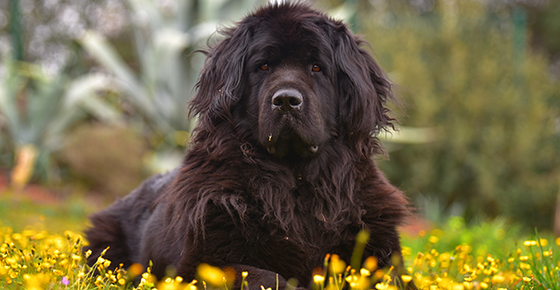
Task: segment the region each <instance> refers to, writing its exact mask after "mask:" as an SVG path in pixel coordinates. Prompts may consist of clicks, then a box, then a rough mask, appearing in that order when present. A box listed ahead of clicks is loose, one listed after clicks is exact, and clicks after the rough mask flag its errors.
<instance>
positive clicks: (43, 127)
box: [0, 0, 560, 229]
mask: <svg viewBox="0 0 560 290" xmlns="http://www.w3.org/2000/svg"><path fill="white" fill-rule="evenodd" d="M264 2H266V1H264V0H96V1H85V0H0V54H1V59H0V168H2V169H3V170H4V173H5V174H6V175H7V174H9V173H10V172H11V174H12V185H13V186H15V187H18V186H19V187H23V186H24V185H25V183H27V182H29V181H31V182H34V183H39V184H43V185H48V186H51V187H52V186H60V185H61V184H69V183H72V184H79V186H80V188H85V190H87V191H94V192H97V193H100V194H101V195H105V196H108V197H110V198H114V197H115V196H123V195H125V194H126V193H127V192H128V191H129V190H130V189H132V188H134V187H135V186H137V185H138V183H139V182H140V181H141V180H142V179H143V178H145V177H146V176H148V175H150V174H153V173H154V172H161V171H164V170H167V169H170V168H173V167H174V166H176V165H177V164H178V163H179V162H180V161H181V158H182V157H181V156H182V153H183V151H184V150H185V145H186V143H187V142H188V139H189V136H190V135H189V132H190V130H191V129H192V126H193V122H194V120H189V119H187V118H186V114H185V112H186V104H187V102H188V100H189V98H190V97H191V96H192V95H193V86H194V83H195V81H196V78H197V76H198V71H199V70H200V68H201V66H202V64H203V61H204V58H203V55H202V54H199V53H198V54H197V53H194V54H193V52H194V51H195V50H197V49H200V48H205V47H207V39H208V38H210V41H209V43H210V44H211V43H213V42H214V41H215V40H216V38H217V36H216V35H214V34H212V33H213V32H214V31H215V29H216V27H217V26H219V25H224V24H225V25H228V24H231V23H232V22H233V21H235V20H239V19H240V18H241V17H242V16H243V15H245V14H246V13H248V11H251V10H252V9H254V7H255V6H257V5H259V4H262V3H264ZM315 4H316V6H318V7H319V8H322V9H324V10H327V11H330V13H331V14H332V15H333V16H335V17H341V18H344V19H346V21H347V22H348V24H349V25H350V26H351V27H352V29H353V30H354V31H355V32H357V33H358V34H363V35H364V36H365V38H366V39H367V40H368V41H369V42H370V43H371V46H372V48H373V50H374V51H375V56H376V59H377V60H378V61H379V63H380V64H381V66H382V67H383V68H384V69H385V70H386V71H387V72H388V73H389V76H390V77H391V79H392V80H393V82H394V83H395V84H396V89H397V91H398V93H399V96H400V97H401V99H402V100H403V104H404V105H403V108H404V110H403V109H400V108H396V109H395V112H396V113H397V114H398V115H399V120H400V121H401V125H402V126H403V128H402V130H401V131H400V132H394V133H392V134H389V135H388V136H386V138H385V137H384V138H382V139H383V140H384V142H385V144H386V147H387V149H388V151H389V155H390V160H382V161H380V163H381V166H382V167H383V170H384V171H385V172H386V173H387V175H388V177H389V178H390V180H391V181H392V182H393V183H394V184H396V185H398V186H400V187H402V188H403V189H404V190H406V191H407V193H408V195H409V196H410V197H411V199H412V201H413V202H414V204H415V206H416V207H417V208H418V209H419V211H420V212H421V213H423V214H424V215H425V216H427V217H428V218H429V219H431V220H433V221H436V222H443V220H445V219H447V217H448V216H449V215H456V216H462V217H463V218H464V219H465V221H467V222H469V221H471V220H475V219H479V218H481V217H482V218H495V217H503V219H504V220H509V221H514V222H519V223H521V224H522V225H525V226H527V227H535V226H537V227H541V228H544V229H552V227H553V223H554V214H555V211H556V201H557V196H558V195H559V193H560V188H559V187H560V85H559V81H558V80H559V78H560V36H559V35H560V18H559V17H557V15H560V1H552V0H550V1H545V0H540V1H530V0H526V1H521V0H485V1H480V0H391V1H389V0H348V1H340V0H317V2H316V3H315ZM25 160H27V162H26V161H25ZM29 160H32V162H29ZM25 164H31V165H27V166H26V165H25ZM29 167H31V168H29ZM28 175H29V176H28ZM14 184H15V185H14ZM559 225H560V223H559Z"/></svg>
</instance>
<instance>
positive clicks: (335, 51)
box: [191, 4, 392, 158]
mask: <svg viewBox="0 0 560 290" xmlns="http://www.w3.org/2000/svg"><path fill="white" fill-rule="evenodd" d="M224 34H225V35H226V39H224V40H223V41H221V42H220V43H219V44H217V45H216V46H215V47H213V48H212V49H211V50H210V51H209V52H208V54H207V55H208V58H207V62H206V65H205V67H204V69H203V72H202V74H201V76H200V79H199V83H198V88H199V91H198V94H197V95H196V97H195V98H194V99H193V101H192V107H191V110H192V111H193V112H195V113H197V114H199V115H200V116H201V124H200V125H199V126H201V127H202V128H212V127H214V126H216V125H217V124H219V123H221V122H224V121H227V122H230V123H234V125H235V126H236V128H237V129H238V130H241V131H243V134H244V135H249V139H250V140H253V142H254V143H256V144H254V145H257V146H260V147H262V148H265V149H266V150H267V151H268V153H269V154H271V155H272V156H275V157H277V158H285V157H288V158H289V157H297V158H312V157H313V156H315V155H317V154H319V153H320V152H321V151H322V150H323V148H324V147H325V146H328V144H329V143H330V142H331V141H332V140H333V139H335V138H338V139H345V140H346V141H348V142H347V143H351V144H355V145H356V144H357V143H359V140H361V139H371V136H372V134H374V133H375V132H377V131H378V130H380V129H383V128H385V127H386V126H391V120H392V119H391V118H390V117H388V116H387V114H386V113H387V112H388V109H386V108H385V102H386V101H387V99H388V98H390V97H391V92H390V84H389V82H388V80H387V79H386V78H385V74H384V72H383V71H382V70H381V68H379V66H378V65H377V64H376V63H375V61H374V60H373V58H371V56H370V55H369V54H368V53H367V52H366V51H364V50H363V49H361V48H360V44H361V43H362V41H361V40H359V39H357V38H355V37H354V36H353V35H352V34H351V33H350V32H349V31H348V29H347V28H346V26H345V25H344V24H342V23H341V22H339V21H334V20H332V19H330V18H328V17H327V16H325V15H323V14H321V13H318V12H316V11H314V10H312V9H310V8H309V7H307V6H304V5H292V4H285V5H279V6H268V7H265V8H262V9H260V10H258V11H257V12H255V13H254V14H252V15H249V16H247V17H246V18H245V19H244V20H243V21H241V22H240V23H239V24H238V26H237V27H234V28H231V29H228V30H226V31H224ZM356 146H358V147H359V146H360V145H356ZM357 149H358V150H362V149H360V148H357ZM363 154H365V155H368V154H370V153H368V152H364V153H363Z"/></svg>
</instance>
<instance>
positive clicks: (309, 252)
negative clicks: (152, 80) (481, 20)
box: [87, 4, 408, 289]
mask: <svg viewBox="0 0 560 290" xmlns="http://www.w3.org/2000/svg"><path fill="white" fill-rule="evenodd" d="M221 33H222V34H223V35H224V36H225V38H224V39H223V40H222V41H220V42H219V43H217V44H216V45H215V46H214V47H212V48H211V49H209V50H208V51H205V53H206V55H207V59H206V63H205V66H204V69H203V71H202V73H201V75H200V79H199V82H198V92H197V94H196V96H195V97H194V99H193V100H192V102H191V113H192V114H196V115H198V116H199V123H198V126H197V127H196V129H195V134H194V137H193V139H192V141H191V144H190V149H189V151H188V153H187V155H186V157H185V159H184V161H183V164H182V165H181V166H180V168H178V169H177V170H175V171H173V172H170V173H167V174H165V175H158V176H155V177H153V178H151V179H149V180H147V181H145V182H144V183H143V184H142V185H141V186H140V187H139V188H138V189H136V190H135V191H133V192H132V193H131V194H130V195H129V196H127V197H125V198H124V199H122V200H120V201H118V202H116V203H115V204H113V205H111V206H110V207H109V208H107V209H106V210H104V211H102V212H99V213H97V214H95V215H93V216H92V217H91V221H92V224H93V227H92V228H90V229H89V230H88V231H87V239H88V240H89V242H90V246H89V249H91V250H92V251H93V255H92V256H91V257H90V258H89V260H88V261H89V263H90V264H92V263H94V262H95V260H96V259H97V257H98V255H99V254H100V252H101V251H102V250H103V249H105V248H106V247H107V246H110V249H109V250H108V252H107V254H106V258H108V259H110V260H112V261H113V265H118V264H119V263H123V264H124V266H125V267H126V266H129V265H131V263H141V264H142V265H144V266H146V265H148V262H149V261H150V260H151V261H153V265H154V266H153V273H155V274H156V275H157V276H158V277H162V276H164V275H165V273H166V270H169V269H170V267H171V268H173V269H174V270H175V271H176V274H177V275H180V276H182V277H184V278H185V280H187V281H188V280H189V279H193V278H194V276H195V270H196V267H197V265H198V264H200V263H202V262H204V263H209V264H212V265H216V266H220V267H226V266H230V267H233V268H234V269H235V270H236V272H237V273H238V274H239V273H241V271H244V270H249V277H248V281H249V286H250V288H251V289H260V285H264V286H265V287H275V285H276V277H275V275H276V273H279V274H280V276H281V277H280V287H284V286H285V284H286V280H285V279H284V278H286V279H287V278H292V277H294V278H296V279H297V280H298V281H299V285H303V286H304V287H307V286H308V285H310V278H311V277H312V271H313V269H314V268H316V267H321V266H322V263H323V259H324V257H325V255H326V254H327V253H335V254H338V255H339V256H340V257H341V258H343V259H345V260H346V261H347V262H349V260H350V256H351V254H352V250H353V247H354V244H355V239H356V235H357V234H358V232H359V231H360V230H363V229H366V230H369V232H370V233H371V238H370V241H369V243H368V244H367V246H366V249H365V255H364V257H368V256H370V255H374V256H376V257H377V258H378V260H379V265H380V266H381V267H386V266H390V265H392V261H393V263H395V261H396V263H397V265H395V266H396V267H397V269H402V267H401V265H399V264H400V262H399V261H401V262H402V259H401V258H400V253H401V248H400V243H399V235H398V232H397V226H398V225H399V224H401V222H402V221H403V219H404V218H405V216H406V215H407V214H408V202H407V199H406V198H405V196H404V195H403V193H402V192H401V191H399V190H398V189H397V188H395V187H394V186H392V185H391V184H389V182H388V181H387V179H386V178H385V176H384V175H383V173H382V172H380V171H379V169H378V168H377V166H376V164H375V162H374V161H373V156H374V155H376V154H379V153H382V148H381V146H380V145H379V142H378V140H377V139H376V138H375V137H372V136H375V135H376V134H377V133H378V132H379V131H380V130H383V129H386V128H387V127H392V126H393V124H392V123H393V122H394V119H392V118H391V117H389V115H388V113H389V110H388V109H387V107H386V103H387V101H388V100H390V99H391V98H392V92H391V85H390V82H389V81H388V79H387V77H386V75H385V73H384V72H383V70H382V69H381V68H380V67H379V65H378V64H377V63H376V62H375V61H374V59H373V58H372V57H371V56H370V54H369V53H368V52H367V51H366V50H365V49H363V48H362V45H363V44H365V42H364V41H362V40H361V39H359V38H357V37H356V36H354V35H352V34H351V32H350V31H349V30H348V28H347V27H346V26H345V25H344V24H343V23H342V22H340V21H336V20H332V19H330V18H328V17H327V16H325V15H324V14H322V13H319V12H317V11H315V10H313V9H311V8H310V7H308V6H307V5H304V4H283V5H271V6H267V7H264V8H261V9H259V10H257V11H256V12H255V13H253V14H251V15H249V16H247V17H245V18H244V19H243V20H242V21H241V22H239V23H238V24H237V25H236V26H235V27H233V28H229V29H225V30H223V31H222V32H221ZM395 256H396V257H397V259H392V257H395ZM236 285H237V287H238V286H239V281H236Z"/></svg>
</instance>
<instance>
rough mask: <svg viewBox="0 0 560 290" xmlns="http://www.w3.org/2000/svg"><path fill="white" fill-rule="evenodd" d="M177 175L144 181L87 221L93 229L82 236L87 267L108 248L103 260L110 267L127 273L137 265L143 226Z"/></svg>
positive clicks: (158, 176) (170, 173)
mask: <svg viewBox="0 0 560 290" xmlns="http://www.w3.org/2000/svg"><path fill="white" fill-rule="evenodd" d="M177 173H178V170H174V171H171V172H168V173H166V174H158V175H156V176H153V177H151V178H149V179H147V180H145V181H144V182H143V183H142V184H141V185H140V186H139V187H138V188H136V189H135V190H133V191H132V192H131V193H130V194H129V195H127V196H125V197H124V198H122V199H120V200H118V201H116V202H115V203H113V204H112V205H111V206H109V207H108V208H106V209H105V210H103V211H100V212H97V213H95V214H93V215H92V216H91V217H90V220H91V223H92V227H91V228H89V229H88V230H86V232H85V234H86V239H87V240H88V242H89V245H88V246H86V247H85V248H84V251H88V250H91V252H92V253H91V255H90V256H89V257H88V259H87V263H88V265H90V266H91V265H93V264H94V263H95V262H96V261H97V258H98V257H99V255H100V254H101V252H102V251H103V250H105V249H106V248H107V247H110V249H111V250H110V251H107V252H106V253H105V255H104V256H103V257H104V258H105V259H108V260H110V261H111V264H112V267H115V266H118V265H119V264H123V267H124V268H125V269H126V268H127V267H128V266H130V265H132V264H133V263H139V262H140V260H139V259H140V257H139V256H138V253H139V247H140V241H141V240H142V232H143V228H144V225H145V223H146V221H147V220H148V219H149V217H150V215H151V213H152V211H153V209H154V206H155V205H156V202H157V201H158V200H159V197H160V196H161V195H162V194H163V192H164V191H165V189H166V188H167V186H168V185H169V184H170V183H171V182H172V181H173V179H174V178H175V177H176V175H177Z"/></svg>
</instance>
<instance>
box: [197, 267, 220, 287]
mask: <svg viewBox="0 0 560 290" xmlns="http://www.w3.org/2000/svg"><path fill="white" fill-rule="evenodd" d="M196 271H197V273H198V275H199V276H200V278H201V279H202V280H203V281H205V282H207V283H209V284H211V285H212V286H215V287H221V286H223V285H224V277H225V274H224V271H222V269H220V268H218V267H214V266H210V265H208V264H205V263H202V264H200V265H199V266H198V267H197V269H196Z"/></svg>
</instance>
